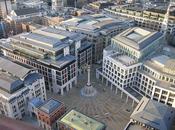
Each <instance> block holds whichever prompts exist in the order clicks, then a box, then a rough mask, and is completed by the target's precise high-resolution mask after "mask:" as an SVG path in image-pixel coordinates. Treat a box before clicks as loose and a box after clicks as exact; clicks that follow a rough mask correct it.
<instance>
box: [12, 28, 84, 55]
mask: <svg viewBox="0 0 175 130" xmlns="http://www.w3.org/2000/svg"><path fill="white" fill-rule="evenodd" d="M84 38H85V36H84V35H82V34H78V33H75V32H68V31H65V30H60V29H56V28H51V27H44V28H40V29H37V30H34V31H32V32H30V33H22V34H19V35H15V36H13V37H11V39H12V42H16V41H19V42H22V43H23V44H24V45H30V46H32V47H36V48H41V49H44V50H47V51H52V52H56V51H58V50H61V49H63V48H65V47H67V46H69V45H71V44H72V43H74V42H76V41H79V40H82V39H84ZM18 46H19V45H18V44H17V45H16V47H18ZM20 47H21V48H25V46H20ZM26 48H27V46H26Z"/></svg>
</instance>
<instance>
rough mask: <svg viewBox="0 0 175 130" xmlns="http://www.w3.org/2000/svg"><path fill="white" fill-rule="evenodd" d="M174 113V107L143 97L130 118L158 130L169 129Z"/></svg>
mask: <svg viewBox="0 0 175 130" xmlns="http://www.w3.org/2000/svg"><path fill="white" fill-rule="evenodd" d="M174 114H175V109H174V108H172V107H169V106H167V105H165V104H163V103H159V102H157V101H154V100H151V99H148V98H146V97H143V98H142V100H141V101H140V102H139V104H138V105H137V107H136V108H135V110H134V112H133V113H132V114H131V119H134V120H136V121H138V122H141V123H143V124H145V125H148V126H151V127H153V128H155V129H158V130H169V129H170V128H171V125H172V122H173V121H174Z"/></svg>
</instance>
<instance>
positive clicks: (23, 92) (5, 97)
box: [0, 57, 46, 119]
mask: <svg viewBox="0 0 175 130" xmlns="http://www.w3.org/2000/svg"><path fill="white" fill-rule="evenodd" d="M35 97H37V98H40V99H41V100H43V101H44V100H46V90H45V82H44V77H43V76H41V75H40V74H38V71H37V70H36V69H32V68H31V67H29V66H26V65H22V64H19V63H14V62H12V61H10V60H8V59H6V58H2V57H0V114H2V115H5V116H7V117H11V118H15V119H22V117H23V116H24V115H26V114H28V109H27V106H28V102H29V101H30V100H31V99H33V98H35Z"/></svg>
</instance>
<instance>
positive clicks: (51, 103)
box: [39, 99, 62, 114]
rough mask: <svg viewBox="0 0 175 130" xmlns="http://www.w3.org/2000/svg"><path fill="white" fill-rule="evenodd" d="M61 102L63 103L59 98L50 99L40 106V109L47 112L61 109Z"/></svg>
mask: <svg viewBox="0 0 175 130" xmlns="http://www.w3.org/2000/svg"><path fill="white" fill-rule="evenodd" d="M61 104H62V103H61V102H60V101H58V100H55V99H49V100H47V101H46V102H44V103H43V104H42V105H41V106H40V107H39V110H42V111H44V112H45V113H47V114H51V113H52V112H53V111H55V110H57V109H59V107H60V106H61Z"/></svg>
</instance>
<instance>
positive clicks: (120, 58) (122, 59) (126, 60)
mask: <svg viewBox="0 0 175 130" xmlns="http://www.w3.org/2000/svg"><path fill="white" fill-rule="evenodd" d="M110 57H111V58H112V59H113V60H115V61H116V62H119V63H121V64H122V65H125V66H130V65H133V64H135V63H137V62H136V60H135V59H133V58H131V57H129V56H127V55H123V54H119V53H115V54H112V55H110Z"/></svg>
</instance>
